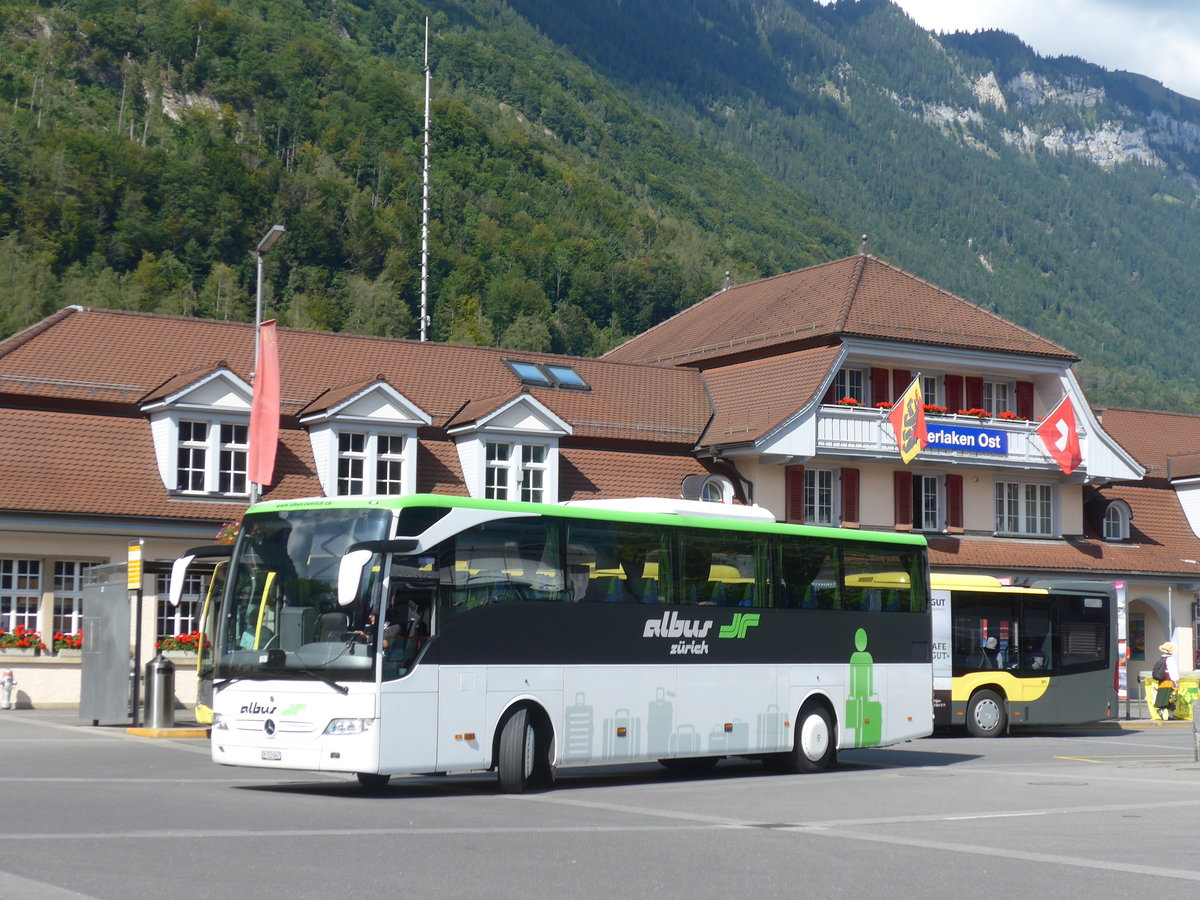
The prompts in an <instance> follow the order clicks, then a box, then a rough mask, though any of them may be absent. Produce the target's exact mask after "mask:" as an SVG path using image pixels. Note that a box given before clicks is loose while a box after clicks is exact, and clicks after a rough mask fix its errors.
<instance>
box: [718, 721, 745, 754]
mask: <svg viewBox="0 0 1200 900" xmlns="http://www.w3.org/2000/svg"><path fill="white" fill-rule="evenodd" d="M708 749H709V750H711V751H713V752H714V753H744V752H745V751H747V750H749V749H750V723H749V722H742V721H740V720H739V719H734V720H733V721H732V722H730V723H729V728H728V729H726V727H725V725H723V724H722V725H714V726H713V730H712V731H711V732H710V733H709V735H708Z"/></svg>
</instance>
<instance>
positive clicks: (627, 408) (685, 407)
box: [0, 309, 711, 443]
mask: <svg viewBox="0 0 1200 900" xmlns="http://www.w3.org/2000/svg"><path fill="white" fill-rule="evenodd" d="M278 334H279V358H280V377H281V387H280V395H281V399H282V406H283V412H284V414H285V415H295V414H296V413H298V412H299V411H300V410H301V409H302V408H304V407H305V406H308V405H309V404H310V403H312V402H313V401H314V400H316V399H317V398H318V397H319V396H320V395H321V394H322V393H324V392H326V391H331V390H334V391H336V392H337V395H338V396H344V395H345V391H346V390H348V389H349V386H352V385H359V386H362V385H363V384H365V383H367V382H370V381H374V380H376V379H377V378H378V377H379V376H380V375H382V376H383V377H384V378H385V379H386V380H387V382H388V383H389V384H390V385H392V386H393V387H394V388H395V389H396V390H398V391H399V392H400V393H402V394H403V395H404V396H406V397H407V398H408V399H409V400H411V401H412V402H413V403H416V404H417V405H418V406H420V407H421V408H422V409H423V410H425V411H426V412H427V413H428V414H429V415H430V416H431V417H432V419H433V424H434V425H435V426H440V425H443V424H445V422H446V421H447V420H449V419H450V417H452V416H453V415H455V413H457V412H458V411H459V410H460V409H461V408H462V407H463V406H464V405H465V404H466V403H468V402H470V401H472V400H477V399H481V398H485V397H492V396H495V395H496V394H497V393H498V392H502V391H504V390H505V389H506V388H507V389H511V390H513V391H516V390H519V389H520V388H521V384H520V382H519V381H518V380H517V377H516V376H515V375H513V373H512V372H511V371H510V370H509V369H508V367H507V366H506V365H505V364H504V359H506V358H517V359H526V360H532V361H535V362H536V361H543V360H544V361H549V362H554V363H556V364H564V363H565V364H568V365H571V366H573V367H574V368H575V369H576V371H578V372H579V374H580V375H582V376H583V378H584V379H585V380H586V381H587V382H588V384H590V385H591V388H592V389H591V390H590V391H571V390H558V389H554V388H538V387H531V386H525V388H524V389H525V390H526V391H528V392H529V393H530V394H531V395H533V396H535V397H537V398H538V400H539V401H541V402H542V403H543V404H545V405H546V406H547V407H548V408H549V409H551V410H552V411H553V412H554V413H555V414H556V415H558V416H559V417H561V418H563V419H564V420H566V421H568V422H570V423H571V424H572V426H573V427H574V428H575V433H576V435H579V436H586V437H591V438H598V439H606V438H608V439H630V438H636V439H638V440H647V441H664V442H668V443H693V442H695V441H696V439H697V438H699V436H700V433H701V431H702V430H703V428H704V426H705V424H706V423H707V422H708V418H709V415H710V414H711V409H710V407H709V404H708V401H707V398H706V397H705V394H704V389H703V386H702V385H701V383H700V378H699V375H698V374H697V373H695V372H692V371H688V370H681V369H672V368H655V367H648V366H637V367H631V366H626V365H619V364H615V363H612V362H606V361H604V360H598V359H588V358H582V357H580V358H572V357H562V356H554V355H551V354H544V353H525V352H515V351H505V350H497V349H492V348H487V347H460V346H454V345H448V344H435V343H422V342H419V341H406V340H394V339H388V338H374V337H362V336H358V335H347V334H330V333H325V332H312V331H300V330H295V329H289V328H280V329H279V332H278ZM253 336H254V331H253V328H252V326H250V325H246V324H241V323H233V322H220V321H216V320H211V319H191V318H185V317H180V316H155V315H149V314H144V313H130V312H120V311H116V310H75V309H69V310H64V311H62V312H60V313H58V314H56V315H55V316H53V317H51V319H49V320H47V321H46V322H43V323H39V325H38V326H35V327H34V328H31V329H28V330H26V331H25V332H22V333H20V334H18V335H14V336H13V337H12V338H9V339H8V340H7V341H4V342H2V343H0V395H17V396H20V397H21V398H22V399H21V401H20V402H21V403H22V404H27V405H31V404H34V403H42V402H43V401H46V402H50V403H51V404H59V403H61V402H62V401H65V400H72V401H78V402H81V403H88V404H97V403H102V402H110V403H119V404H129V403H136V402H139V401H144V400H145V399H149V398H151V397H154V398H157V397H160V396H162V395H163V393H164V391H166V390H168V389H169V390H171V391H174V390H178V389H179V388H181V387H184V386H186V384H187V383H189V377H188V376H187V375H185V374H184V373H194V377H192V378H191V379H190V380H198V379H199V378H200V377H202V376H203V375H205V374H207V373H208V372H210V371H212V370H213V369H214V368H215V367H216V366H217V364H219V363H224V364H225V365H227V366H228V368H229V369H230V370H231V371H232V372H234V374H236V375H238V376H239V377H240V378H242V379H243V380H244V381H247V382H249V381H250V369H251V368H252V367H253V364H254V339H253ZM97 348H103V350H104V352H97ZM38 398H42V399H38ZM10 402H12V401H11V398H10Z"/></svg>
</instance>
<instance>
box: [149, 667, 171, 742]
mask: <svg viewBox="0 0 1200 900" xmlns="http://www.w3.org/2000/svg"><path fill="white" fill-rule="evenodd" d="M174 725H175V663H173V662H171V661H170V660H169V659H167V658H166V657H165V656H163V655H162V651H161V650H160V651H159V653H158V656H156V657H154V659H152V660H150V662H148V663H146V727H147V728H171V727H173V726H174Z"/></svg>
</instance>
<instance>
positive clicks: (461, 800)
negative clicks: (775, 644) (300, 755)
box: [0, 710, 1200, 900]
mask: <svg viewBox="0 0 1200 900" xmlns="http://www.w3.org/2000/svg"><path fill="white" fill-rule="evenodd" d="M178 724H179V725H180V726H181V727H180V729H178V731H177V732H176V733H175V734H161V735H154V736H145V735H141V734H137V733H130V732H129V731H128V730H127V729H125V728H117V727H106V726H101V727H92V726H91V725H90V724H85V723H81V722H79V721H78V719H77V717H76V714H75V712H74V711H70V710H67V711H43V710H4V711H0V784H2V785H3V790H4V792H5V798H6V802H5V803H4V805H3V808H4V813H5V814H4V816H3V820H2V821H3V824H2V825H0V898H6V900H66V898H76V900H78V898H99V900H109V898H111V900H117V898H121V900H127V898H143V897H144V898H161V897H173V898H209V897H212V898H222V900H229V898H240V897H254V898H275V897H279V898H285V897H286V898H307V897H312V898H317V897H320V898H326V897H330V896H337V897H339V898H354V897H378V896H381V895H403V896H420V895H426V896H428V895H433V894H435V893H436V894H437V895H439V896H454V897H456V898H457V897H464V898H475V897H478V898H489V900H495V898H504V897H521V898H528V897H531V896H536V897H572V898H574V897H582V898H610V897H611V898H617V897H622V898H627V897H642V896H654V897H656V898H674V897H678V898H698V897H700V898H707V897H714V898H717V897H722V898H723V897H729V896H735V897H741V896H745V897H751V896H785V897H814V898H817V897H819V898H827V897H854V898H857V897H879V896H888V895H893V894H896V895H899V896H910V895H911V896H919V897H922V898H943V897H944V898H956V900H957V898H962V897H985V898H986V897H1011V896H1033V897H1054V898H1056V900H1057V898H1072V897H1081V898H1082V897H1087V898H1107V897H1114V898H1115V897H1122V898H1124V897H1128V896H1130V895H1139V894H1151V893H1153V894H1156V895H1158V896H1180V897H1182V896H1188V895H1190V894H1192V893H1193V892H1195V891H1197V890H1198V889H1200V853H1198V852H1197V851H1196V850H1195V849H1194V847H1193V842H1192V835H1193V834H1194V832H1195V830H1196V824H1195V823H1196V822H1197V821H1200V817H1198V814H1200V763H1197V762H1196V761H1195V757H1194V740H1195V733H1194V732H1193V730H1192V727H1191V723H1190V722H1180V723H1164V724H1154V723H1151V722H1149V721H1140V722H1128V723H1126V722H1116V723H1110V724H1107V725H1101V726H1097V727H1094V728H1081V729H1057V730H1053V731H1051V730H1046V731H1036V732H1033V731H1031V732H1022V733H1018V734H1016V735H1013V736H1010V737H1005V738H999V739H994V740H981V739H972V738H968V737H962V736H950V737H943V736H934V737H931V738H926V739H924V740H920V741H914V742H911V743H907V744H902V745H899V746H897V747H891V748H884V749H878V750H857V751H845V752H843V754H842V759H841V763H840V765H839V766H838V767H837V768H836V769H835V770H833V771H830V772H827V773H822V774H818V775H792V776H788V775H777V774H771V773H768V772H767V771H766V770H765V769H764V767H763V766H761V765H759V764H757V763H754V762H752V761H748V760H727V761H724V762H722V763H721V764H720V765H718V766H717V768H716V769H715V770H714V771H713V772H712V773H711V775H709V776H706V777H701V778H686V777H681V776H679V775H677V774H672V773H669V772H667V771H665V770H664V769H662V768H660V767H658V766H657V765H632V766H620V767H611V768H588V769H580V770H571V771H566V772H560V773H559V778H558V780H557V783H556V785H555V787H554V788H553V789H551V790H547V791H542V792H538V793H530V794H525V795H520V796H509V795H503V794H500V793H499V792H498V790H497V788H496V784H495V779H494V778H493V777H491V776H489V775H478V776H453V777H440V778H439V777H433V776H430V777H419V778H403V779H393V781H392V783H391V784H390V785H389V786H388V787H387V788H386V789H385V790H383V791H380V792H377V793H374V794H371V793H366V792H364V791H362V790H361V789H360V787H359V785H358V783H357V781H356V780H355V779H354V778H353V777H347V776H342V775H314V774H308V773H296V772H286V771H278V770H261V769H232V768H225V767H220V766H217V765H214V764H213V763H212V762H211V761H210V759H209V756H208V742H207V740H205V739H204V738H203V737H192V736H184V735H183V733H182V732H183V731H184V730H185V728H184V726H189V725H190V726H194V723H190V722H184V721H179V722H178ZM187 730H188V731H189V732H193V733H194V732H195V731H196V730H197V729H196V728H195V727H192V728H190V729H187ZM198 730H199V731H200V732H203V729H198ZM1189 885H1190V886H1189Z"/></svg>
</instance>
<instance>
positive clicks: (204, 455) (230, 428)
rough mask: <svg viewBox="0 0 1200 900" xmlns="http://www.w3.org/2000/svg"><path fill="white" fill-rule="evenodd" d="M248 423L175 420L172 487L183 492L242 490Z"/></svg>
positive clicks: (231, 491)
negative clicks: (175, 466) (173, 482)
mask: <svg viewBox="0 0 1200 900" xmlns="http://www.w3.org/2000/svg"><path fill="white" fill-rule="evenodd" d="M248 432H249V426H248V425H243V424H240V423H231V422H202V421H196V420H192V419H184V420H183V421H181V422H180V423H179V428H178V442H177V459H178V466H177V468H176V481H175V489H176V490H177V491H180V492H181V493H185V494H212V493H218V494H245V493H246V491H247V485H246V453H247V451H248V449H249V445H248V444H247V440H248Z"/></svg>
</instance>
